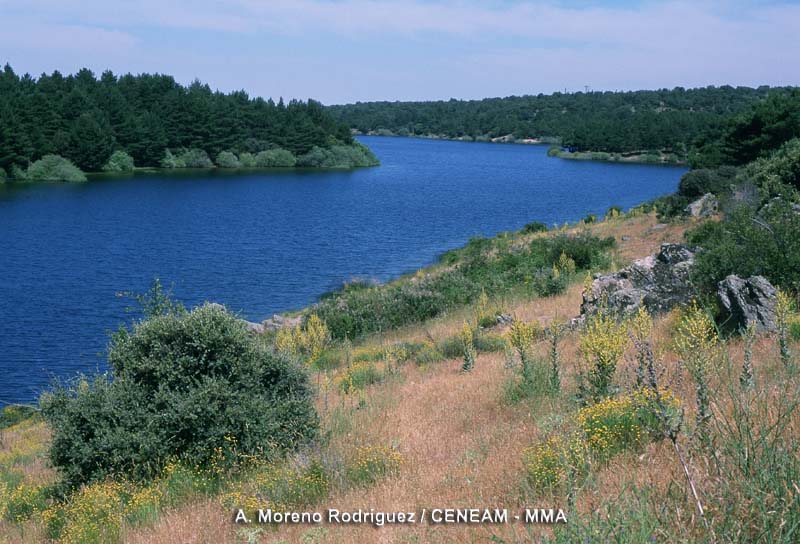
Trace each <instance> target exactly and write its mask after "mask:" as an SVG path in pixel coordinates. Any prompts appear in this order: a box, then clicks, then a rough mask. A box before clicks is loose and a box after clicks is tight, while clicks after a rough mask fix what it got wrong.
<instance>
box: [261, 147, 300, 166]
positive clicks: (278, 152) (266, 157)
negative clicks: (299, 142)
mask: <svg viewBox="0 0 800 544" xmlns="http://www.w3.org/2000/svg"><path fill="white" fill-rule="evenodd" d="M295 164H297V158H296V157H295V156H294V155H293V154H292V152H291V151H287V150H286V149H268V150H266V151H261V152H259V153H258V155H256V157H255V165H256V166H258V167H259V168H291V167H292V166H294V165H295Z"/></svg>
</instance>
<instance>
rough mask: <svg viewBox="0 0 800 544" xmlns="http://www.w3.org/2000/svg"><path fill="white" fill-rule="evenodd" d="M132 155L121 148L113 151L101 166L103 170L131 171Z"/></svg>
mask: <svg viewBox="0 0 800 544" xmlns="http://www.w3.org/2000/svg"><path fill="white" fill-rule="evenodd" d="M133 168H134V164H133V157H131V156H130V155H128V153H127V152H125V151H122V150H117V151H114V152H113V153H112V154H111V157H109V159H108V162H107V163H106V164H105V166H103V171H105V172H131V171H133Z"/></svg>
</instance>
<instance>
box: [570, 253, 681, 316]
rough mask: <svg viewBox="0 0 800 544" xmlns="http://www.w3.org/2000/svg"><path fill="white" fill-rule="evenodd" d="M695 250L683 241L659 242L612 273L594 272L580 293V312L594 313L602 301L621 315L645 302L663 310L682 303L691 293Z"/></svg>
mask: <svg viewBox="0 0 800 544" xmlns="http://www.w3.org/2000/svg"><path fill="white" fill-rule="evenodd" d="M692 266H694V252H692V251H691V250H690V249H689V248H688V247H687V246H685V245H683V244H662V245H661V250H660V251H659V252H658V253H656V254H654V255H649V256H647V257H645V258H643V259H638V260H636V261H634V262H633V264H631V265H630V266H627V267H625V268H623V269H622V270H620V271H619V272H614V273H612V274H598V275H595V277H594V281H592V286H591V289H589V291H588V292H586V293H584V295H583V303H582V304H581V315H587V314H589V315H591V314H594V313H596V312H597V311H598V310H599V309H600V306H601V305H602V304H604V303H605V305H606V307H607V308H608V310H609V311H611V312H612V313H615V314H619V315H623V314H630V313H633V312H636V311H637V310H638V309H639V307H640V306H641V305H642V304H644V306H645V307H646V308H647V309H648V310H649V311H650V312H651V313H662V312H667V311H669V310H671V309H672V308H674V307H676V306H680V305H684V304H686V303H688V302H689V300H691V298H692V296H693V295H694V290H693V288H692V285H691V282H690V278H689V274H690V272H691V269H692Z"/></svg>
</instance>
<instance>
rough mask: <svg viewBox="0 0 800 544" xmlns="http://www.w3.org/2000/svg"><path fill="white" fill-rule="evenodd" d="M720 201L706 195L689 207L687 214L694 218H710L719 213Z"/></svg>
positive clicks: (709, 194)
mask: <svg viewBox="0 0 800 544" xmlns="http://www.w3.org/2000/svg"><path fill="white" fill-rule="evenodd" d="M718 209H719V200H717V197H715V196H714V195H713V194H711V193H706V194H704V195H703V196H701V197H700V198H698V199H697V200H695V201H694V202H692V203H691V204H689V205H688V206H686V210H685V211H686V213H687V214H688V215H691V216H692V217H708V216H710V215H714V214H715V213H717V210H718Z"/></svg>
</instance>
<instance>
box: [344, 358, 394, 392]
mask: <svg viewBox="0 0 800 544" xmlns="http://www.w3.org/2000/svg"><path fill="white" fill-rule="evenodd" d="M383 378H384V372H383V369H382V368H380V367H379V366H378V364H377V363H374V362H372V361H361V362H356V363H353V364H352V365H350V367H348V368H347V369H346V370H345V371H344V372H343V373H342V374H341V375H340V376H339V377H338V383H339V390H340V391H342V392H343V393H353V392H355V391H362V390H364V389H366V387H367V386H368V385H372V384H375V383H378V382H381V381H383Z"/></svg>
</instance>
